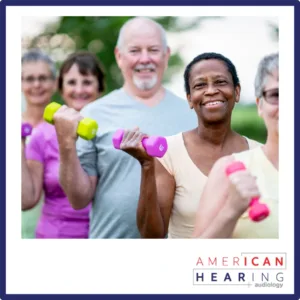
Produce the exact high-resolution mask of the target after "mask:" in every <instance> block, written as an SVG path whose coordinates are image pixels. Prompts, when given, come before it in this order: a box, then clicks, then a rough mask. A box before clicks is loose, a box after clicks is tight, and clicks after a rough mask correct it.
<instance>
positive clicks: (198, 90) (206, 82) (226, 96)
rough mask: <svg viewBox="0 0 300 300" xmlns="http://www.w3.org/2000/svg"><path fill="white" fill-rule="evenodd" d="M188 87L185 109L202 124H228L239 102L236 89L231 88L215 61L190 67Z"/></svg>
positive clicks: (227, 76)
mask: <svg viewBox="0 0 300 300" xmlns="http://www.w3.org/2000/svg"><path fill="white" fill-rule="evenodd" d="M189 86H190V94H189V95H187V98H188V102H189V105H190V107H191V108H193V109H194V110H195V112H196V113H197V115H198V118H199V119H200V120H202V121H203V122H205V123H215V122H223V121H225V120H228V118H230V117H231V112H232V110H233V108H234V105H235V102H238V101H239V98H240V86H239V85H237V86H236V87H234V84H233V78H232V75H231V73H230V72H229V71H228V68H227V66H226V64H225V63H224V62H223V61H221V60H219V59H205V60H201V61H199V62H197V63H196V64H195V65H193V67H192V69H191V71H190V76H189Z"/></svg>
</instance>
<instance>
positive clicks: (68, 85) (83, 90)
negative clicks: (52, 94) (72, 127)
mask: <svg viewBox="0 0 300 300" xmlns="http://www.w3.org/2000/svg"><path fill="white" fill-rule="evenodd" d="M61 95H62V97H63V99H64V101H65V103H66V105H67V106H69V107H72V108H74V109H76V110H77V111H80V110H81V109H82V108H83V107H84V106H85V105H87V104H88V103H90V102H93V101H95V100H96V99H97V98H99V97H100V92H99V83H98V79H97V77H96V76H95V75H93V74H91V73H88V74H86V75H83V74H81V73H80V71H79V68H78V65H77V64H73V65H72V66H71V68H70V69H69V70H68V71H67V72H66V73H64V74H63V75H62V91H61Z"/></svg>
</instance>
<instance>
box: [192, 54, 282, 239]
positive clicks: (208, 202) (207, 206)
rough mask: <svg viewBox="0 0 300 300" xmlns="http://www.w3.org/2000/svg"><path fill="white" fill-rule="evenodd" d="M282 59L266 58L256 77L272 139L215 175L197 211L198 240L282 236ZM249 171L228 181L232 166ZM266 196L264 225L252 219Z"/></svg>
mask: <svg viewBox="0 0 300 300" xmlns="http://www.w3.org/2000/svg"><path fill="white" fill-rule="evenodd" d="M278 59H279V55H278V54H277V53H276V54H271V55H267V56H265V57H264V58H263V59H262V60H261V61H260V63H259V66H258V70H257V74H256V78H255V96H256V103H257V107H258V113H259V115H260V116H261V117H262V118H263V120H264V122H265V125H266V128H267V131H268V136H267V141H266V143H265V145H263V146H262V147H257V148H255V149H253V150H247V151H244V152H241V153H236V154H233V155H231V156H226V157H223V158H221V159H220V160H219V161H217V162H216V163H215V165H214V167H213V169H212V171H211V173H210V175H209V178H208V181H207V184H206V187H205V189H204V192H203V195H202V198H201V200H200V205H199V209H198V212H197V218H196V226H195V230H194V237H200V238H265V239H266V238H278V159H279V154H278V152H279V151H278V148H279V147H278V142H279V129H278V119H279V105H278V104H279V83H278V81H279V70H278ZM235 161H240V162H242V163H243V164H244V165H245V167H246V169H245V170H241V171H239V172H235V173H233V174H231V175H230V176H228V177H227V175H226V168H227V167H228V166H229V165H230V164H232V162H235ZM258 197H260V199H261V202H263V203H264V204H265V205H267V207H268V209H269V211H270V215H269V216H268V217H267V218H265V219H264V220H263V221H260V222H253V221H252V220H251V219H250V217H251V214H250V217H249V211H248V207H249V204H250V201H251V199H253V198H258Z"/></svg>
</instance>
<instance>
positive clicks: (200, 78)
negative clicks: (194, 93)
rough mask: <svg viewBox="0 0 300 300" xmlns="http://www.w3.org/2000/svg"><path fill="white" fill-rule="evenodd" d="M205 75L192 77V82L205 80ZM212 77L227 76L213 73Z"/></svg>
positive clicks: (225, 77)
mask: <svg viewBox="0 0 300 300" xmlns="http://www.w3.org/2000/svg"><path fill="white" fill-rule="evenodd" d="M206 78H207V77H205V76H197V77H196V78H194V79H193V81H192V82H195V81H198V80H199V81H201V80H206ZM212 78H213V79H218V78H224V79H228V77H227V76H226V75H214V76H212Z"/></svg>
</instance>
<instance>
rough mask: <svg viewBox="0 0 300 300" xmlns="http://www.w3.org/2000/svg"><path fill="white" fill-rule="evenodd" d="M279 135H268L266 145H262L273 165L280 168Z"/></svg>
mask: <svg viewBox="0 0 300 300" xmlns="http://www.w3.org/2000/svg"><path fill="white" fill-rule="evenodd" d="M278 145H279V144H278V136H276V135H274V136H271V135H268V137H267V141H266V143H265V145H264V146H263V147H262V149H263V151H264V153H265V155H266V156H267V158H268V159H269V161H270V162H271V163H272V165H273V166H274V167H275V168H276V169H277V170H279V146H278Z"/></svg>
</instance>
